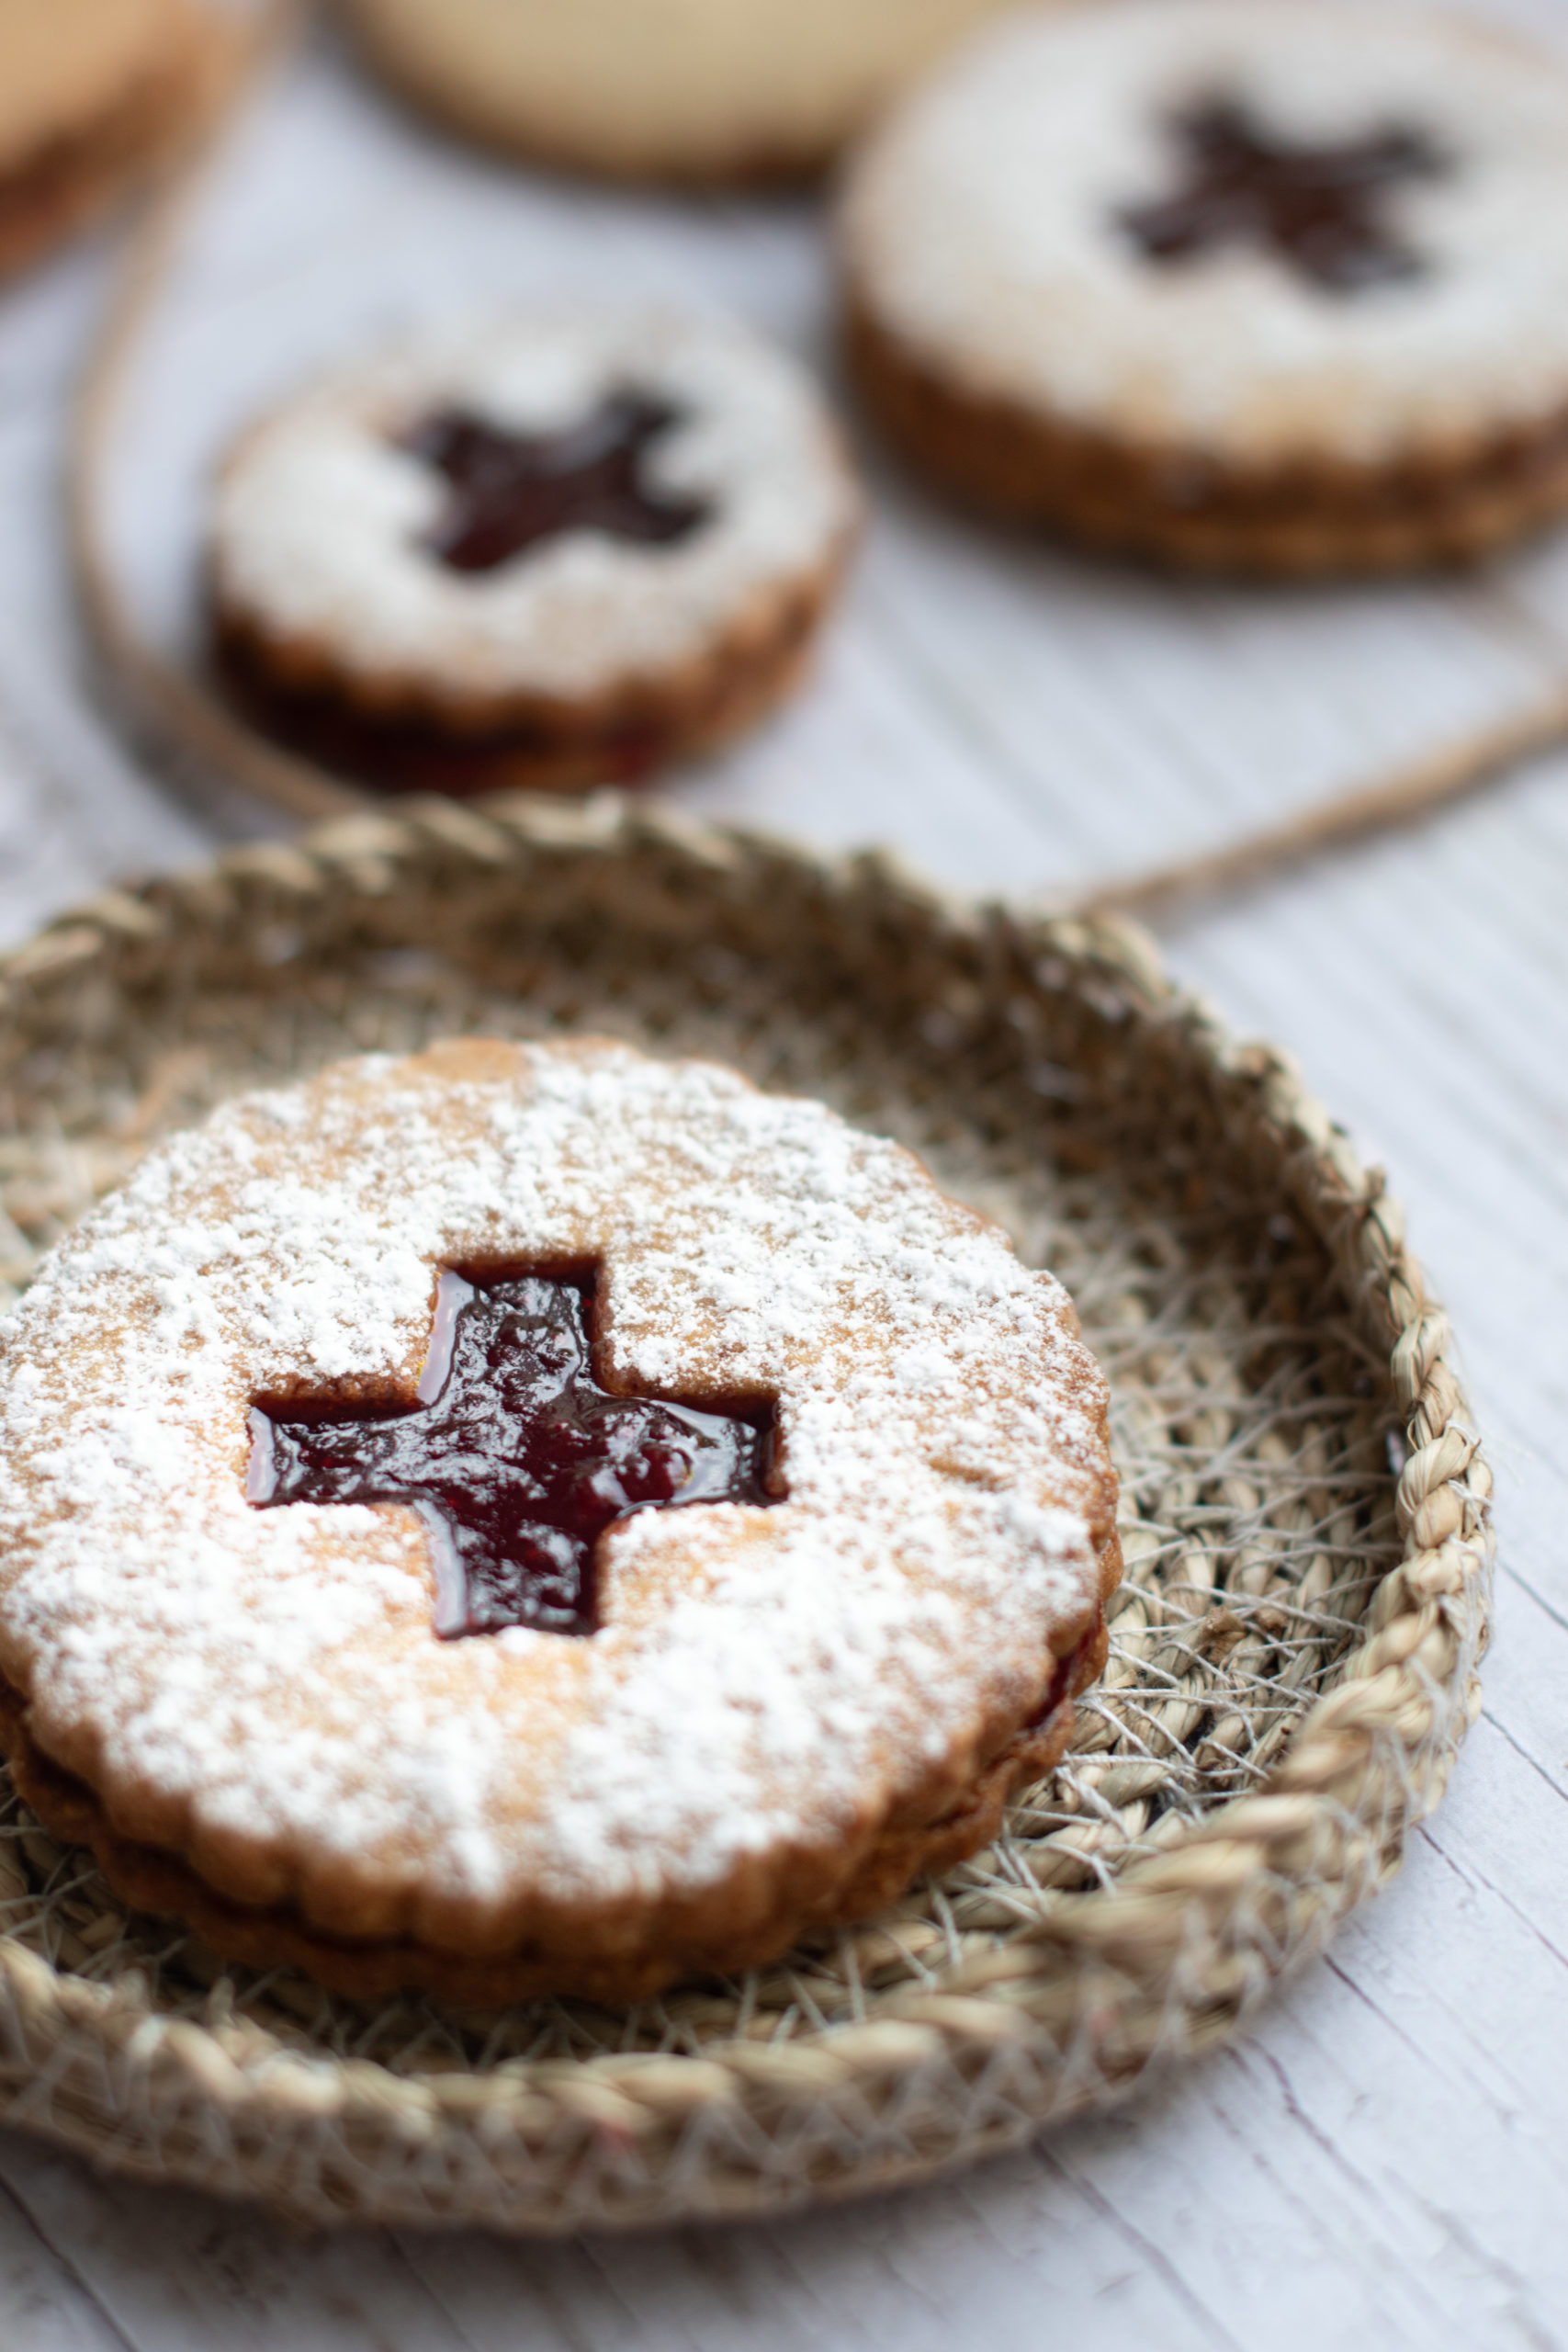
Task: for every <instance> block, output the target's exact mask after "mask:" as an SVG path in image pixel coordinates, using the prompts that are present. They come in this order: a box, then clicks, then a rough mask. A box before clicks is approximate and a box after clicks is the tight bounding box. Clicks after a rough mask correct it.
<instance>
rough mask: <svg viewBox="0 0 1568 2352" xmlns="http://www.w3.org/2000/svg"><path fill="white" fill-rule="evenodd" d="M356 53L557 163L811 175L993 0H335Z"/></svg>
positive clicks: (461, 125) (613, 170) (438, 107)
mask: <svg viewBox="0 0 1568 2352" xmlns="http://www.w3.org/2000/svg"><path fill="white" fill-rule="evenodd" d="M1005 5H1006V0H570V5H563V0H440V5H439V6H433V5H431V0H344V6H346V7H347V9H348V13H349V15H350V16H351V17H352V18H353V19H354V21H355V25H356V26H357V28H358V29H359V32H360V34H361V36H362V37H363V40H364V42H365V45H366V47H367V50H368V51H369V53H370V55H371V56H372V57H373V58H374V59H375V60H376V62H377V63H378V65H379V66H380V67H381V68H382V70H383V71H384V72H385V73H386V74H389V76H390V77H391V79H392V80H393V81H394V82H396V83H397V84H398V85H399V86H400V88H401V89H402V90H403V91H404V92H405V93H406V94H407V95H408V96H410V97H411V98H412V99H414V100H415V101H416V102H417V103H418V104H420V105H422V106H424V107H430V108H432V109H434V111H435V112H436V113H437V114H439V115H441V116H443V117H444V118H445V119H446V120H447V121H448V122H450V123H452V124H453V125H455V126H456V127H457V129H458V130H463V131H466V132H468V133H469V134H470V135H472V136H474V137H477V138H481V139H485V140H488V141H492V142H495V143H498V144H500V145H502V146H504V147H512V148H516V149H520V150H522V151H523V152H525V153H528V154H533V155H538V156H540V157H542V158H544V159H545V160H547V161H548V162H553V163H559V164H567V165H569V166H570V167H571V168H573V169H577V170H581V171H588V172H604V173H610V174H613V175H626V176H634V177H636V176H647V177H651V178H661V179H662V178H668V179H697V180H704V179H734V178H739V179H749V178H759V177H761V178H766V177H773V176H778V175H794V174H799V173H803V172H809V171H812V170H815V169H817V168H818V167H819V166H820V165H821V164H824V163H825V162H827V161H828V159H829V157H830V156H831V155H832V154H833V153H835V152H836V151H837V150H838V148H839V147H840V146H841V144H842V143H843V141H845V139H847V138H848V137H849V136H850V135H851V134H852V132H853V131H855V130H858V129H859V128H860V126H861V124H862V123H863V121H864V120H865V119H866V118H867V116H868V115H869V114H870V113H871V111H872V110H873V109H874V107H876V106H877V105H879V104H880V103H881V101H882V100H883V99H884V98H885V97H886V96H887V94H888V93H889V91H890V90H892V89H893V88H894V87H895V86H896V85H897V83H898V82H900V81H901V80H902V79H904V78H905V77H906V76H907V75H908V74H911V73H914V72H917V71H919V69H920V68H921V67H923V66H925V65H927V64H928V63H929V62H931V59H932V58H934V57H935V56H936V55H937V53H938V52H939V51H940V50H941V49H942V47H943V46H944V44H946V43H947V42H949V41H951V40H953V39H954V38H955V37H956V36H957V35H959V34H960V33H962V32H964V30H965V29H966V28H969V27H971V26H973V25H975V24H977V23H978V22H979V21H980V19H981V18H982V17H988V16H994V15H995V14H996V13H997V11H998V7H1000V6H1005Z"/></svg>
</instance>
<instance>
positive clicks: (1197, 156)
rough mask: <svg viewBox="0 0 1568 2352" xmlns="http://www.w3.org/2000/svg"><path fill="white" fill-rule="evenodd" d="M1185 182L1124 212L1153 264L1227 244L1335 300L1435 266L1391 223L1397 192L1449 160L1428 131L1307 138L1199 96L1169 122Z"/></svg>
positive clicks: (1227, 100) (1125, 223)
mask: <svg viewBox="0 0 1568 2352" xmlns="http://www.w3.org/2000/svg"><path fill="white" fill-rule="evenodd" d="M1171 129H1172V130H1173V132H1174V134H1175V137H1176V141H1177V143H1178V147H1179V152H1180V158H1181V163H1182V165H1183V176H1182V178H1181V181H1180V183H1179V186H1178V187H1176V188H1174V189H1173V190H1172V192H1171V193H1170V195H1168V196H1167V197H1162V198H1158V199H1156V201H1155V202H1153V203H1148V204H1133V205H1125V206H1123V207H1122V209H1121V210H1120V211H1119V212H1118V213H1117V216H1116V218H1117V221H1118V223H1119V225H1120V226H1121V227H1122V228H1123V229H1124V230H1126V231H1127V232H1128V234H1129V235H1130V236H1131V237H1133V238H1134V241H1135V242H1136V243H1137V244H1138V245H1139V246H1140V247H1141V248H1142V250H1143V252H1144V253H1145V255H1146V256H1147V257H1148V259H1149V260H1151V261H1156V262H1166V263H1168V262H1180V261H1190V260H1191V259H1193V258H1194V257H1196V256H1197V255H1198V254H1205V253H1209V252H1211V251H1213V249H1214V248H1215V247H1216V246H1221V245H1238V244H1239V245H1252V246H1255V247H1257V248H1259V249H1261V250H1262V251H1264V252H1272V253H1273V254H1277V255H1278V256H1279V257H1280V260H1282V261H1284V262H1287V263H1288V264H1289V265H1290V266H1292V268H1293V269H1295V270H1296V271H1297V272H1298V273H1299V274H1300V275H1301V276H1302V277H1305V278H1307V279H1309V280H1310V281H1311V282H1312V283H1314V285H1317V286H1321V287H1325V288H1327V289H1328V290H1329V291H1330V292H1331V293H1335V294H1354V293H1357V292H1359V290H1360V289H1361V288H1363V287H1366V286H1374V285H1387V284H1389V283H1390V282H1392V281H1394V280H1397V279H1402V278H1411V277H1420V275H1421V274H1422V270H1423V268H1424V266H1425V265H1424V263H1423V262H1422V260H1421V257H1420V255H1419V254H1416V253H1415V252H1414V251H1413V250H1412V248H1411V247H1410V246H1409V245H1407V244H1406V243H1404V241H1403V239H1402V238H1400V237H1399V236H1397V235H1396V234H1395V232H1394V231H1393V228H1392V226H1391V225H1390V223H1389V221H1388V220H1387V217H1386V212H1385V207H1384V198H1385V196H1386V194H1387V192H1388V191H1389V190H1390V189H1391V188H1393V187H1398V186H1399V185H1400V184H1401V183H1402V182H1404V181H1408V180H1418V179H1438V178H1441V177H1442V176H1444V175H1446V174H1447V173H1448V172H1449V171H1450V170H1451V168H1452V164H1451V159H1450V157H1449V156H1448V155H1446V154H1445V153H1443V151H1442V150H1441V149H1440V148H1439V147H1438V145H1437V144H1436V142H1435V141H1432V140H1431V139H1429V138H1428V137H1427V135H1426V133H1425V132H1423V131H1421V130H1409V129H1406V128H1404V126H1402V125H1397V124H1391V125H1388V126H1385V127H1383V128H1382V129H1379V130H1371V131H1369V132H1368V133H1367V134H1366V135H1365V136H1364V137H1363V138H1359V139H1346V140H1340V141H1322V142H1321V143H1313V142H1309V141H1293V140H1289V139H1285V138H1282V137H1280V136H1279V135H1278V134H1277V133H1275V132H1273V131H1270V130H1266V129H1265V128H1264V127H1263V126H1262V125H1261V124H1260V123H1259V122H1258V120H1257V119H1255V118H1254V116H1253V115H1252V114H1251V112H1250V111H1249V109H1248V108H1247V106H1246V105H1245V104H1244V103H1243V102H1242V100H1241V99H1239V98H1235V97H1227V96H1214V97H1209V98H1204V99H1201V100H1200V101H1199V102H1198V103H1197V104H1196V105H1194V106H1190V107H1188V108H1186V110H1185V111H1184V112H1182V113H1180V114H1179V115H1177V116H1176V117H1175V118H1174V119H1173V121H1172V124H1171Z"/></svg>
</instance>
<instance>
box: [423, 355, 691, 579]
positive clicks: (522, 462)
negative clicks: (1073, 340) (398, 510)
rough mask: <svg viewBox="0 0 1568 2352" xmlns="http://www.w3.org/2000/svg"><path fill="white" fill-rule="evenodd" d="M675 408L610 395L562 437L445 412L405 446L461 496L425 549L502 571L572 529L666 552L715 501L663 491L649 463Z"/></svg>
mask: <svg viewBox="0 0 1568 2352" xmlns="http://www.w3.org/2000/svg"><path fill="white" fill-rule="evenodd" d="M682 421H683V420H682V412H681V411H680V410H679V409H678V408H676V407H675V406H674V405H673V404H672V403H671V401H662V400H658V399H655V398H654V397H653V396H652V395H650V394H649V393H646V392H633V391H617V392H612V393H610V394H609V395H608V396H607V397H606V398H605V399H604V400H603V401H600V403H599V406H598V407H597V408H596V409H594V410H593V411H592V413H590V414H589V415H587V416H585V417H583V418H582V419H581V421H580V422H579V423H578V424H573V425H570V426H568V427H567V428H566V430H565V431H563V432H560V433H547V434H529V433H512V432H509V431H507V429H506V428H505V427H504V426H503V425H499V424H493V423H491V421H490V420H488V419H487V418H484V417H481V416H476V415H475V414H474V413H472V412H471V411H470V410H468V409H464V408H447V409H442V410H440V411H438V412H437V413H436V414H434V416H429V417H426V418H424V419H423V422H422V423H420V424H416V425H414V426H413V427H412V430H411V431H409V432H408V433H406V434H404V435H403V436H402V438H401V440H400V443H399V447H400V448H403V449H407V450H408V451H409V452H410V453H411V455H412V456H413V457H416V458H423V460H424V461H425V463H426V464H427V465H430V466H434V468H435V469H436V471H437V472H438V473H441V474H444V475H445V476H446V481H447V483H448V484H449V485H450V490H451V496H450V498H449V499H448V501H447V503H446V512H445V513H444V514H443V515H442V516H441V517H440V519H439V521H438V522H437V523H436V524H435V525H434V526H433V528H432V529H431V530H430V531H429V532H428V533H427V535H426V537H425V539H424V545H425V546H426V547H427V548H429V549H430V551H431V553H432V554H433V555H436V556H439V558H440V559H441V561H442V562H443V563H445V564H446V565H447V566H448V567H449V568H450V569H451V570H452V571H494V570H495V569H496V568H497V566H498V565H500V564H503V563H508V562H510V561H511V560H512V558H513V556H517V555H521V554H522V553H523V552H524V550H525V548H531V547H535V546H536V545H537V544H538V543H539V541H540V540H542V539H552V538H558V537H559V536H560V535H561V533H562V532H565V531H603V532H605V533H606V534H608V535H609V536H610V537H613V538H617V539H631V540H635V541H638V542H640V543H642V544H643V545H648V546H658V547H664V546H669V545H671V544H672V543H673V542H674V541H676V540H679V539H684V538H687V537H690V535H691V533H692V532H694V530H696V529H698V528H699V526H701V525H702V524H704V523H705V522H706V520H707V518H708V514H709V507H708V503H707V501H706V500H705V499H701V498H691V497H684V496H682V495H680V494H678V493H676V492H669V491H661V490H659V489H657V488H655V487H654V486H652V485H651V484H649V481H647V480H646V479H645V474H644V465H643V460H644V458H646V456H647V454H648V452H649V449H650V448H652V447H653V446H654V444H655V443H656V442H658V441H660V439H662V437H663V435H665V434H667V433H669V432H671V430H672V429H673V428H674V427H675V426H676V425H678V424H681V423H682Z"/></svg>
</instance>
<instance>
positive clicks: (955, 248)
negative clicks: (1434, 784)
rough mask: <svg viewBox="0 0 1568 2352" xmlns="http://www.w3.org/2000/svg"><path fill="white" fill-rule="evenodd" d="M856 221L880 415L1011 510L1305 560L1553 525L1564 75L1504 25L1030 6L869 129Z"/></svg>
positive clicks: (1319, 566)
mask: <svg viewBox="0 0 1568 2352" xmlns="http://www.w3.org/2000/svg"><path fill="white" fill-rule="evenodd" d="M841 229H842V254H843V271H844V288H845V310H846V318H847V334H848V342H849V347H850V351H851V354H852V363H853V367H854V370H855V373H856V375H857V377H858V379H859V382H860V385H861V387H862V389H863V392H864V395H865V397H866V399H867V401H868V402H869V404H870V405H871V406H872V407H873V408H874V411H875V412H876V413H877V415H878V417H879V418H880V420H881V422H882V423H883V424H884V425H885V426H886V429H887V430H888V432H889V433H890V435H892V436H893V437H894V439H895V440H896V441H897V443H898V444H899V445H900V447H902V448H903V450H904V451H905V452H906V453H907V455H908V457H909V458H910V459H911V460H912V461H913V462H914V463H915V464H916V465H918V466H919V467H921V468H922V469H925V470H926V471H927V472H928V473H929V474H931V477H932V478H933V479H934V480H936V481H938V482H940V483H942V485H944V486H945V487H947V488H949V489H951V490H953V491H954V492H958V493H959V494H961V495H962V496H964V497H965V498H968V499H971V500H974V501H976V502H977V503H980V504H981V505H983V506H985V507H986V508H987V509H989V510H991V511H992V512H994V513H997V514H998V515H1009V516H1014V517H1018V518H1021V519H1023V520H1027V521H1031V522H1040V523H1044V524H1049V525H1053V526H1057V527H1059V528H1060V529H1062V530H1064V531H1066V532H1068V533H1070V534H1072V535H1073V536H1075V537H1078V538H1080V539H1083V540H1086V541H1088V542H1089V543H1091V544H1094V545H1098V546H1103V547H1107V548H1118V549H1125V550H1127V551H1130V552H1134V553H1137V554H1141V555H1146V556H1152V557H1156V558H1159V559H1163V560H1168V561H1171V562H1175V563H1179V564H1189V565H1196V566H1202V567H1219V568H1224V569H1230V570H1235V571H1255V572H1261V573H1292V572H1293V573H1312V572H1319V571H1323V572H1327V571H1384V570H1392V569H1396V568H1399V567H1403V566H1407V565H1415V564H1420V563H1426V562H1430V561H1436V560H1449V559H1455V558H1467V557H1472V556H1476V555H1480V554H1482V553H1483V552H1485V551H1486V550H1488V549H1490V548H1494V547H1496V546H1498V545H1500V544H1502V543H1503V542H1505V541H1506V540H1508V539H1510V538H1512V537H1515V536H1516V535H1517V534H1518V533H1521V532H1524V531H1526V530H1529V528H1530V527H1532V526H1536V525H1538V524H1540V523H1543V522H1545V521H1546V520H1547V519H1548V518H1549V517H1551V515H1555V514H1557V513H1558V512H1560V511H1561V510H1562V508H1563V507H1564V506H1568V73H1565V72H1564V71H1563V69H1562V66H1560V65H1559V64H1558V63H1556V62H1554V61H1553V60H1552V59H1551V58H1550V57H1543V56H1540V55H1537V54H1535V53H1533V52H1532V51H1529V50H1527V49H1525V48H1523V47H1522V46H1519V45H1516V44H1514V43H1513V42H1511V41H1508V40H1503V39H1501V38H1499V37H1496V36H1495V35H1494V34H1492V33H1491V32H1489V31H1486V30H1478V29H1472V28H1467V27H1465V26H1463V25H1459V24H1455V23H1453V22H1452V21H1450V20H1448V19H1439V18H1434V17H1427V16H1426V15H1425V14H1423V15H1420V16H1416V15H1407V14H1404V13H1397V14H1395V13H1389V12H1385V11H1377V12H1368V11H1365V10H1362V9H1359V8H1355V9H1353V8H1349V7H1347V6H1336V5H1335V0H1310V5H1304V4H1303V0H1280V5H1279V6H1269V7H1268V8H1259V7H1257V6H1253V5H1251V0H1187V4H1186V5H1183V6H1166V5H1163V0H1112V5H1110V6H1103V7H1098V8H1095V9H1092V10H1075V11H1073V12H1072V13H1071V14H1068V15H1057V14H1055V13H1049V14H1041V13H1040V12H1038V11H1030V12H1028V13H1026V14H1024V15H1021V16H1020V17H1017V18H1016V19H1013V20H1010V21H1009V22H1008V23H1006V24H1004V25H1002V26H999V27H998V28H995V29H994V30H992V31H991V32H990V33H988V34H987V35H986V36H984V37H982V38H981V39H979V40H976V42H975V43H974V44H973V45H972V46H971V47H969V48H968V49H967V50H966V51H964V53H963V54H962V55H961V56H960V57H959V58H958V59H957V60H956V61H955V62H953V65H952V67H951V70H949V71H948V72H946V73H945V74H942V75H939V76H938V77H936V78H935V79H933V80H932V81H931V83H930V84H929V85H926V86H924V87H923V88H922V89H921V90H920V91H919V93H918V94H917V95H916V96H914V97H913V98H912V99H911V100H910V101H909V102H908V104H907V105H905V107H903V108H902V109H901V110H900V111H899V112H897V114H896V115H895V117H894V118H893V119H891V120H890V121H889V122H887V124H886V126H885V127H884V128H883V130H881V132H880V133H879V134H878V135H877V136H876V137H875V138H874V140H873V141H872V143H871V145H870V146H869V148H868V149H867V150H866V151H865V152H864V153H863V155H862V156H861V158H860V160H859V163H858V165H857V167H856V169H855V171H854V174H853V176H852V181H851V184H850V187H849V188H848V191H847V198H846V201H845V205H844V209H843V213H842V220H841Z"/></svg>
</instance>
